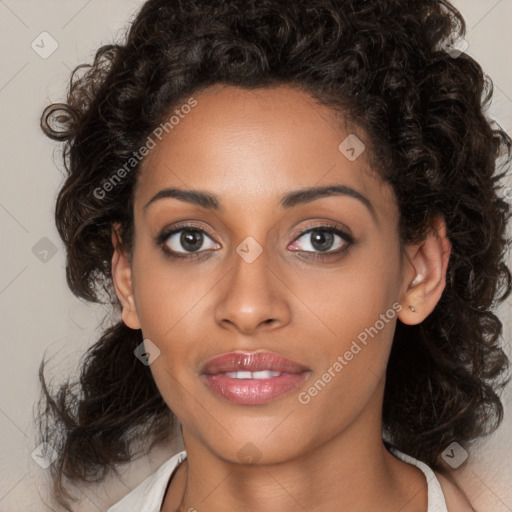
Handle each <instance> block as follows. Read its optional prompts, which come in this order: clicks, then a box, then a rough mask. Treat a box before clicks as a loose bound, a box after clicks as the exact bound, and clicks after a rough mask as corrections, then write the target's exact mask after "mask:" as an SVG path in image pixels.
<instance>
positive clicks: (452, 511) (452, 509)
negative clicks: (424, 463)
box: [435, 471, 475, 512]
mask: <svg viewBox="0 0 512 512" xmlns="http://www.w3.org/2000/svg"><path fill="white" fill-rule="evenodd" d="M435 475H436V478H437V480H438V482H439V485H440V486H441V489H442V490H443V494H444V499H445V501H446V507H447V509H448V512H475V509H474V508H473V507H472V506H471V503H469V500H468V498H467V497H466V495H465V494H464V493H463V492H462V490H461V489H460V488H459V487H458V486H457V485H456V484H455V483H454V482H452V481H451V480H450V479H449V478H448V477H446V476H445V475H442V474H441V473H438V472H437V471H436V472H435Z"/></svg>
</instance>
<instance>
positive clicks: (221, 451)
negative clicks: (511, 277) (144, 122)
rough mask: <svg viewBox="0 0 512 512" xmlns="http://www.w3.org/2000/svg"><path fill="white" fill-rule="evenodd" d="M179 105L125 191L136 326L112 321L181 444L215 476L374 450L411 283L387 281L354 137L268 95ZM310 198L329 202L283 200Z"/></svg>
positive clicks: (392, 266) (384, 235)
mask: <svg viewBox="0 0 512 512" xmlns="http://www.w3.org/2000/svg"><path fill="white" fill-rule="evenodd" d="M194 98H195V100H196V101H197V105H196V106H194V107H193V108H190V109H188V108H187V109H184V110H186V111H187V112H188V113H186V114H184V113H183V112H184V110H182V111H180V113H181V115H180V116H179V122H177V123H175V124H174V125H173V128H172V129H170V130H168V133H165V131H164V137H162V140H161V141H159V142H158V139H156V138H155V141H157V142H158V144H157V146H156V147H155V148H153V149H151V150H150V154H149V155H148V157H147V158H146V160H145V162H144V167H143V170H142V171H141V173H140V175H139V179H138V183H137V187H136V192H135V200H134V221H135V241H134V252H133V260H132V262H131V269H130V272H131V277H130V278H131V285H130V286H132V287H133V301H134V304H135V310H136V313H135V312H134V313H129V312H125V316H124V318H125V321H126V323H127V324H128V325H130V327H133V328H139V327H140V328H141V329H142V332H143V336H144V338H145V339H146V340H148V339H149V340H151V342H152V343H153V344H154V345H156V346H157V347H158V349H159V350H160V355H159V356H158V357H157V358H156V359H155V360H154V361H153V362H152V363H151V365H150V368H151V371H152V374H153V376H154V379H155V381H156V384H157V386H158V388H159V390H160V392H161V394H162V396H163V398H164V399H165V401H166V403H167V404H168V405H169V407H170V409H171V410H172V411H173V412H174V413H175V414H176V415H177V416H178V418H179V420H180V421H181V423H182V428H183V432H184V435H185V440H186V441H187V439H188V440H195V441H197V442H199V443H200V444H201V445H202V446H204V447H206V448H207V449H208V450H210V451H211V452H213V453H215V454H217V455H218V456H220V457H222V458H223V459H224V460H231V461H234V462H237V461H240V460H242V458H243V459H244V460H246V459H247V455H248V456H249V458H251V457H252V458H253V459H254V460H256V459H259V460H260V461H261V462H262V463H263V462H269V463H270V462H276V461H283V460H288V459H291V458H293V457H296V456H298V455H300V454H301V453H305V452H307V451H309V450H311V449H314V448H315V447H318V446H320V445H322V444H323V443H326V442H327V441H329V440H330V439H333V438H334V437H335V436H338V435H340V433H342V432H343V431H346V430H347V429H349V428H355V426H357V428H358V432H359V435H375V436H380V428H381V424H380V411H381V407H382V397H383V387H384V376H385V369H386V364H387V360H388V355H389V352H390V347H391V341H392V338H393V332H394V327H395V324H396V319H397V314H398V312H399V311H400V309H401V308H402V306H401V304H400V303H401V302H402V299H403V294H404V291H405V290H406V284H407V282H410V280H411V279H412V277H413V274H411V272H410V271H409V270H407V266H406V265H404V267H403V268H402V259H401V253H400V245H399V238H398V209H397V206H396V203H395V200H394V194H393V192H392V189H391V187H390V186H388V185H387V184H385V183H383V182H382V181H381V179H380V178H378V177H377V175H376V174H375V173H374V172H373V171H372V170H371V169H370V167H369V165H368V162H367V158H366V157H367V154H366V151H365V150H364V147H363V145H362V144H361V142H362V143H363V144H364V143H365V134H364V133H362V132H360V131H357V132H355V131H353V130H347V128H346V127H344V123H343V122H342V119H341V116H335V115H334V113H333V112H332V110H331V109H329V108H327V107H325V106H320V105H319V104H317V103H316V102H315V101H314V100H313V99H312V98H311V97H310V96H308V95H307V94H305V93H303V92H299V91H296V90H293V89H290V88H288V87H284V86H282V87H278V88H274V89H259V90H253V91H249V90H243V89H239V88H235V87H232V86H223V87H221V86H216V87H215V88H212V89H210V90H208V91H206V92H203V93H201V94H198V95H196V96H194ZM178 110H179V109H178ZM189 110H190V111H189ZM171 114H172V113H171ZM171 114H170V115H171ZM170 115H169V117H170ZM354 136H355V137H357V138H355V137H354ZM347 137H350V138H349V139H347ZM345 139H347V140H345ZM344 141H345V142H344ZM340 145H341V146H340ZM361 151H362V152H361ZM359 153H360V154H359ZM324 187H340V188H339V189H337V190H338V191H337V192H334V191H331V192H330V193H329V192H328V191H327V192H324V193H319V194H310V193H309V192H307V193H306V194H303V195H302V196H301V195H298V196H296V195H295V194H296V193H297V192H298V191H308V190H310V189H316V188H320V189H323V188H324ZM167 189H179V190H180V191H185V190H190V191H198V192H201V193H203V194H208V195H209V196H212V197H214V198H215V201H208V202H203V203H202V204H198V202H196V201H193V200H192V199H193V197H194V196H192V195H189V196H188V197H182V198H181V199H180V198H177V197H173V195H174V196H175V195H176V194H173V193H171V192H169V191H168V192H162V191H165V190H167ZM287 196H292V198H291V199H290V198H288V200H284V199H283V198H286V197H287ZM214 205H215V207H213V206H214ZM189 224H191V225H192V227H185V225H189ZM312 228H315V229H313V230H312ZM178 229H182V230H183V231H178ZM172 230H176V233H174V234H170V235H169V234H168V233H169V231H172ZM329 230H330V231H329ZM166 234H167V235H168V236H166ZM162 235H163V236H162ZM160 242H161V245H159V243H160ZM232 352H246V353H254V352H258V353H261V352H272V353H274V354H276V355H277V356H281V357H283V358H287V359H289V360H291V361H292V362H294V363H296V366H293V367H289V368H288V369H289V370H290V371H289V372H287V371H285V370H286V369H287V368H283V367H282V364H281V363H282V361H279V360H277V361H276V360H275V359H272V357H273V356H263V358H262V360H259V366H257V367H254V370H253V371H265V368H266V367H265V365H266V366H267V368H266V369H267V370H272V369H273V368H274V370H275V368H277V367H279V368H281V370H280V371H281V375H276V374H265V373H261V374H258V377H261V379H256V378H255V377H256V376H255V375H253V374H252V373H251V374H247V373H245V374H240V373H231V374H229V375H227V374H226V373H225V372H226V371H230V370H232V371H236V368H233V365H236V364H237V363H236V357H235V359H229V358H228V361H230V362H231V367H229V368H228V367H223V366H217V367H215V368H213V369H212V367H211V366H210V367H207V363H208V362H209V361H210V360H211V359H212V358H215V357H217V356H219V355H223V354H226V353H232ZM250 361H251V358H246V359H245V362H250ZM252 361H254V359H253V360H252ZM270 361H273V363H272V364H274V365H275V366H273V367H272V368H270V365H271V363H270ZM242 364H243V363H242ZM280 365H281V366H280ZM237 368H241V369H242V370H244V368H245V370H246V367H244V366H237ZM245 370H244V371H245ZM205 371H207V372H209V373H210V376H209V377H207V376H206V375H205ZM275 371H279V370H275ZM213 374H215V376H213ZM240 377H251V378H250V379H245V378H240ZM248 443H251V444H248Z"/></svg>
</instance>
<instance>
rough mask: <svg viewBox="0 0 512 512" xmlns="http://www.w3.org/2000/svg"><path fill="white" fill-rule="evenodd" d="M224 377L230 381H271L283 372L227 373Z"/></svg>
mask: <svg viewBox="0 0 512 512" xmlns="http://www.w3.org/2000/svg"><path fill="white" fill-rule="evenodd" d="M224 375H226V377H229V378H230V379H271V378H272V377H279V375H281V372H273V371H270V370H262V371H259V372H244V371H239V372H226V373H225V374H224Z"/></svg>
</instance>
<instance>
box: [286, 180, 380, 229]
mask: <svg viewBox="0 0 512 512" xmlns="http://www.w3.org/2000/svg"><path fill="white" fill-rule="evenodd" d="M329 196H348V197H353V198H354V199H357V200H358V201H360V202H361V203H362V204H364V206H366V208H367V209H368V210H369V211H370V213H371V215H372V217H373V218H374V220H375V221H377V213H376V211H375V208H374V206H373V204H372V203H371V201H370V200H369V199H368V198H367V197H366V196H363V194H361V193H360V192H358V191H357V190H354V189H353V188H351V187H348V186H347V185H329V186H326V187H313V188H303V189H300V190H294V191H293V192H290V193H288V194H286V195H285V196H283V197H282V199H281V201H280V202H279V206H280V207H281V208H293V207H295V206H298V205H300V204H305V203H310V202H311V201H315V200H316V199H320V198H322V197H329Z"/></svg>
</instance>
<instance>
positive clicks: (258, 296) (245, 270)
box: [215, 237, 291, 333]
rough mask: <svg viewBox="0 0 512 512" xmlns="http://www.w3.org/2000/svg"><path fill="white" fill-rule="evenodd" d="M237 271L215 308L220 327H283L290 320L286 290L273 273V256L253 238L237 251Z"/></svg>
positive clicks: (253, 328)
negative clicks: (271, 259) (271, 258)
mask: <svg viewBox="0 0 512 512" xmlns="http://www.w3.org/2000/svg"><path fill="white" fill-rule="evenodd" d="M233 256H234V257H233V265H234V269H233V271H232V272H230V278H229V279H228V280H227V282H226V284H225V291H224V293H223V294H222V297H221V298H220V300H219V302H218V304H217V305H216V309H215V316H216V321H217V323H219V324H220V325H223V326H224V327H226V325H233V326H235V327H236V328H237V329H239V330H240V331H243V332H246V333H248V332H251V331H253V330H255V329H261V328H262V327H263V326H282V325H284V324H286V323H287V322H288V321H289V319H290V316H291V315H290V310H289V305H288V304H287V301H286V297H285V295H284V290H285V287H283V285H282V283H280V280H279V279H278V278H277V277H276V276H275V271H273V270H272V268H271V267H272V262H271V261H270V257H271V254H270V253H269V252H268V251H266V250H265V249H264V248H263V247H262V246H261V245H260V244H259V243H258V242H257V241H256V239H255V238H253V237H247V238H246V239H245V240H243V241H242V242H241V243H240V244H239V245H238V246H237V247H236V250H235V254H234V255H233Z"/></svg>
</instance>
